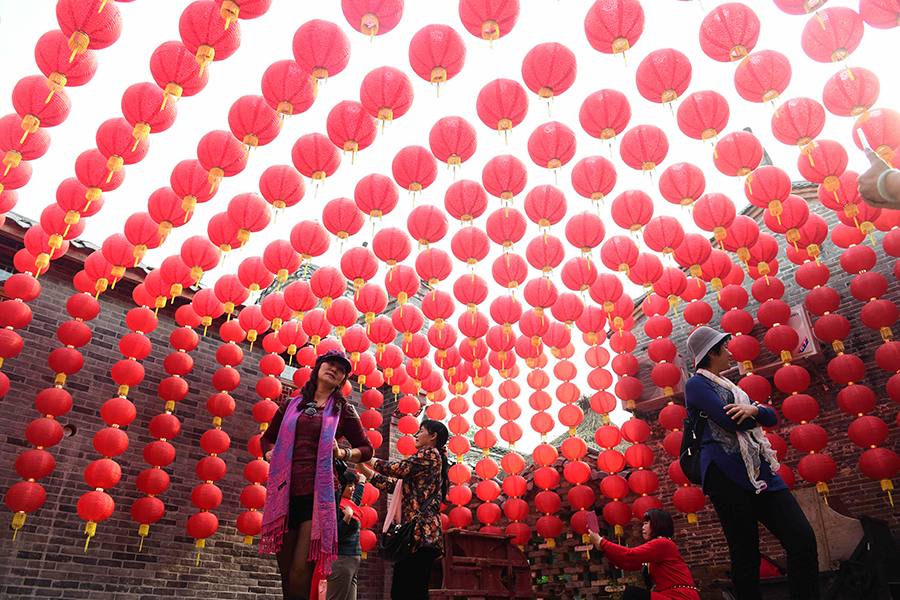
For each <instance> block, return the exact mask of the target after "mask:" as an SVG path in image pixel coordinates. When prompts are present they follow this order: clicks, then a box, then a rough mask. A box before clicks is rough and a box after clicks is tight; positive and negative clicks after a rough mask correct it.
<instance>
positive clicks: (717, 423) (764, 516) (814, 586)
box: [684, 326, 819, 600]
mask: <svg viewBox="0 0 900 600" xmlns="http://www.w3.org/2000/svg"><path fill="white" fill-rule="evenodd" d="M729 338H730V336H729V335H728V334H727V333H722V332H719V331H716V330H715V329H713V328H711V327H705V326H702V327H697V328H696V329H694V331H693V332H691V334H690V336H689V337H688V342H687V346H688V351H689V352H690V354H691V356H692V357H693V359H694V369H695V371H696V375H694V376H693V377H691V378H690V379H689V380H688V381H687V383H686V384H685V386H684V397H685V404H686V405H687V412H688V416H690V418H691V422H692V424H693V426H694V430H695V431H696V430H697V429H698V427H697V426H698V425H699V424H700V421H701V419H706V427H705V429H704V431H703V438H702V441H701V446H700V448H701V451H700V473H701V478H702V482H703V492H704V493H705V494H707V495H708V496H709V498H710V500H711V501H712V503H713V506H714V507H715V509H716V514H717V515H718V517H719V522H720V523H721V524H722V530H723V532H724V533H725V539H726V540H727V542H728V550H729V553H730V555H731V579H732V581H733V583H734V588H735V595H736V597H737V598H738V600H761V598H762V593H761V591H760V585H759V565H760V553H759V526H758V523H762V524H763V525H764V526H765V527H766V529H768V530H769V531H770V532H771V533H772V534H773V535H774V536H775V537H776V538H778V541H779V542H781V545H782V546H783V547H784V549H785V551H786V552H787V575H788V586H789V589H790V597H791V599H792V600H801V599H807V598H809V599H812V598H815V599H816V600H818V598H819V579H818V557H817V550H816V536H815V533H814V532H813V530H812V527H810V525H809V521H807V519H806V515H804V514H803V511H802V510H801V509H800V506H799V505H798V504H797V501H796V500H795V499H794V496H793V495H792V494H791V492H790V490H789V489H788V487H787V485H785V483H784V481H783V480H782V479H781V477H779V476H778V468H779V465H778V460H777V459H776V457H775V452H774V451H773V450H772V447H771V446H770V445H769V442H768V440H767V439H766V437H765V433H764V431H763V427H772V426H774V425H775V424H776V423H777V422H778V416H777V414H776V413H775V411H774V410H773V409H772V408H770V407H768V406H764V405H761V404H758V403H756V402H753V401H752V400H750V398H749V396H747V393H746V392H744V390H742V389H741V388H740V387H738V386H737V385H735V384H734V383H732V382H731V381H729V380H728V379H725V378H724V377H722V375H721V374H722V372H723V371H725V370H727V369H728V368H729V367H730V366H731V352H729V351H728V345H727V342H728V339H729Z"/></svg>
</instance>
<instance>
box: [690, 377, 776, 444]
mask: <svg viewBox="0 0 900 600" xmlns="http://www.w3.org/2000/svg"><path fill="white" fill-rule="evenodd" d="M708 381H709V380H708V379H706V378H705V377H703V376H699V377H691V378H690V379H688V381H687V383H686V384H684V398H685V400H686V401H687V402H688V403H689V404H690V405H691V406H692V407H694V408H695V409H697V410H699V411H701V412H705V413H706V414H707V415H708V416H709V418H710V419H711V420H712V421H714V422H715V423H716V424H718V425H720V426H721V427H724V428H725V429H733V430H737V431H749V430H750V429H753V428H754V427H756V426H757V422H756V419H754V418H752V417H745V418H744V419H743V420H741V419H740V417H738V418H736V419H735V418H732V416H733V415H730V414H728V412H727V411H726V407H725V403H724V402H723V401H722V398H720V397H719V395H718V394H717V393H716V392H715V390H714V389H713V388H712V386H711V385H710V384H709V383H707V382H708ZM728 406H734V405H728ZM751 408H755V407H751ZM761 410H762V409H760V412H761ZM753 412H756V411H755V410H754V411H753ZM739 421H740V422H739Z"/></svg>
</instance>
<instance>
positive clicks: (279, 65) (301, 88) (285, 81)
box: [260, 60, 316, 118]
mask: <svg viewBox="0 0 900 600" xmlns="http://www.w3.org/2000/svg"><path fill="white" fill-rule="evenodd" d="M260 86H261V88H262V95H263V98H265V100H266V103H267V104H268V105H269V108H271V109H272V110H274V111H275V112H277V113H278V114H279V115H281V117H282V118H283V117H285V116H291V115H298V114H300V113H303V112H306V111H307V110H309V108H310V107H311V106H312V105H313V102H314V101H315V99H316V94H315V89H314V88H313V84H312V79H311V78H310V77H309V73H308V72H306V71H304V70H303V69H302V68H301V67H300V65H298V64H297V63H296V62H295V61H293V60H279V61H276V62H273V63H272V64H271V65H269V67H268V68H267V69H266V70H265V72H264V73H263V76H262V82H261V84H260Z"/></svg>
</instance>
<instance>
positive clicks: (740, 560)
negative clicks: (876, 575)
mask: <svg viewBox="0 0 900 600" xmlns="http://www.w3.org/2000/svg"><path fill="white" fill-rule="evenodd" d="M706 487H707V493H708V494H709V498H710V500H712V503H713V506H714V507H715V509H716V514H717V515H718V516H719V522H720V523H721V524H722V531H723V532H724V533H725V539H726V540H727V542H728V551H729V553H730V555H731V580H732V582H733V583H734V591H735V595H736V596H737V598H738V600H762V592H761V591H760V587H759V563H760V555H759V525H758V524H757V523H762V524H763V525H764V526H765V527H766V529H768V530H769V531H770V532H772V535H774V536H775V537H776V538H777V539H778V541H779V542H781V545H782V546H783V547H784V549H785V551H786V552H787V576H788V588H789V591H790V596H791V600H807V599H809V600H813V599H814V600H819V562H818V552H817V550H816V535H815V533H814V532H813V530H812V527H810V525H809V521H807V520H806V515H805V514H803V511H802V510H801V509H800V505H799V504H797V500H795V499H794V496H793V494H791V492H790V491H789V490H779V491H776V492H762V493H759V494H756V493H754V492H752V491H750V490H747V489H744V488H742V487H741V486H739V485H737V484H736V483H734V482H733V481H731V479H729V478H728V476H726V475H725V474H724V473H723V472H722V470H721V469H719V468H718V467H717V466H716V465H715V463H713V464H711V465H710V466H709V470H708V471H707V472H706Z"/></svg>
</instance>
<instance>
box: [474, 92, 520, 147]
mask: <svg viewBox="0 0 900 600" xmlns="http://www.w3.org/2000/svg"><path fill="white" fill-rule="evenodd" d="M475 108H476V110H477V112H478V118H479V119H481V122H482V123H484V124H485V125H487V126H488V127H489V128H491V129H495V130H497V131H498V132H503V134H504V136H505V135H506V134H507V132H509V131H511V130H512V128H513V127H515V126H516V125H518V124H519V123H521V122H522V121H523V120H524V119H525V115H526V114H528V94H527V93H526V92H525V89H524V88H523V87H522V86H521V85H520V84H519V83H518V82H517V81H513V80H512V79H495V80H493V81H491V82H490V83H488V84H486V85H485V86H484V87H483V88H481V91H479V92H478V98H477V99H476V100H475Z"/></svg>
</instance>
